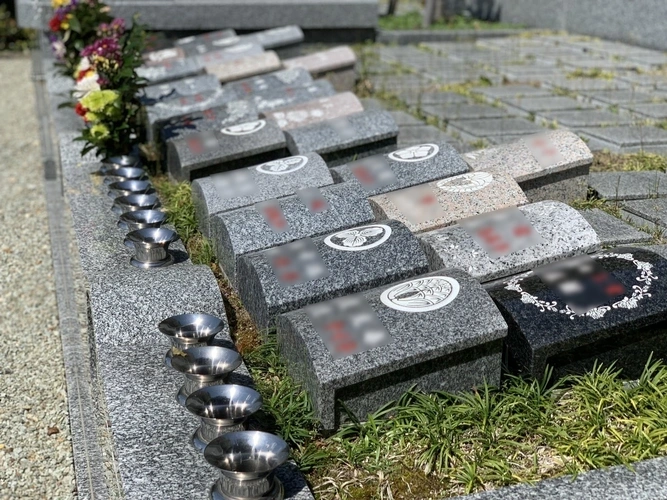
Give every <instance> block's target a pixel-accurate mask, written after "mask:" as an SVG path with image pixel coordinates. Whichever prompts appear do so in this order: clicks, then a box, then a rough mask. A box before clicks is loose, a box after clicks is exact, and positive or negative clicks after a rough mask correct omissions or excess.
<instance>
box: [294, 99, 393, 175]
mask: <svg viewBox="0 0 667 500" xmlns="http://www.w3.org/2000/svg"><path fill="white" fill-rule="evenodd" d="M285 136H286V138H287V147H288V149H289V151H290V153H292V154H293V155H300V154H305V153H310V152H315V153H318V154H320V156H322V158H324V161H326V162H327V164H328V165H329V166H330V167H335V166H338V165H343V164H345V163H348V162H350V161H353V160H357V159H360V158H365V157H367V156H371V155H374V154H381V153H387V152H390V151H393V150H395V149H396V137H397V136H398V125H396V122H395V121H394V118H393V117H392V116H391V114H390V113H388V112H387V111H382V110H371V111H364V112H362V113H355V114H353V115H348V116H345V117H341V118H337V119H335V120H328V121H326V122H321V123H316V124H313V125H309V126H307V127H298V128H293V129H290V130H288V131H286V132H285Z"/></svg>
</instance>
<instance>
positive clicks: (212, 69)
mask: <svg viewBox="0 0 667 500" xmlns="http://www.w3.org/2000/svg"><path fill="white" fill-rule="evenodd" d="M280 68H282V63H281V62H280V58H279V57H278V55H277V54H276V53H275V52H273V51H272V50H270V51H268V52H263V53H261V54H256V55H252V56H246V57H243V58H241V59H235V60H233V61H228V62H224V63H210V64H207V65H206V72H207V73H211V74H213V75H215V76H217V77H218V80H220V81H221V82H231V81H233V80H240V79H241V78H249V77H251V76H255V75H261V74H262V73H269V72H271V71H276V70H278V69H280Z"/></svg>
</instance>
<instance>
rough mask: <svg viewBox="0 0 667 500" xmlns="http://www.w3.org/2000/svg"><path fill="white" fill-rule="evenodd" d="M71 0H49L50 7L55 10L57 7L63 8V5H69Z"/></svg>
mask: <svg viewBox="0 0 667 500" xmlns="http://www.w3.org/2000/svg"><path fill="white" fill-rule="evenodd" d="M71 1H72V0H51V5H52V6H53V8H54V9H57V8H58V7H64V6H65V5H69V4H70V2H71Z"/></svg>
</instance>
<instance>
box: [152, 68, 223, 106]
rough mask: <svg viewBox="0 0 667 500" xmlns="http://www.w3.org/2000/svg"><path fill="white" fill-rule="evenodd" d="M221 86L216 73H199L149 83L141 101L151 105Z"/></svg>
mask: <svg viewBox="0 0 667 500" xmlns="http://www.w3.org/2000/svg"><path fill="white" fill-rule="evenodd" d="M219 88H221V87H220V82H219V81H218V79H217V78H216V77H215V76H214V75H198V76H193V77H191V78H183V79H182V80H174V81H172V82H169V83H160V84H158V85H149V86H148V87H145V88H144V89H143V90H142V95H141V103H142V104H144V105H145V106H150V105H151V104H155V103H156V102H158V101H163V100H167V99H178V98H181V97H189V96H193V95H197V94H201V93H202V92H206V91H210V90H217V89H219Z"/></svg>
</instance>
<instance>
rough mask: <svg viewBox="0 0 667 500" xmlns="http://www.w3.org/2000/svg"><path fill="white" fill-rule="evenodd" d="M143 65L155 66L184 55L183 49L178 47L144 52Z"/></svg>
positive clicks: (181, 57)
mask: <svg viewBox="0 0 667 500" xmlns="http://www.w3.org/2000/svg"><path fill="white" fill-rule="evenodd" d="M142 57H143V59H144V65H145V66H157V65H160V64H165V63H168V62H172V61H175V60H177V59H183V58H184V57H185V51H184V50H183V49H181V48H178V47H173V48H169V49H162V50H155V51H153V52H146V53H145V54H144V55H143V56H142Z"/></svg>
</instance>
